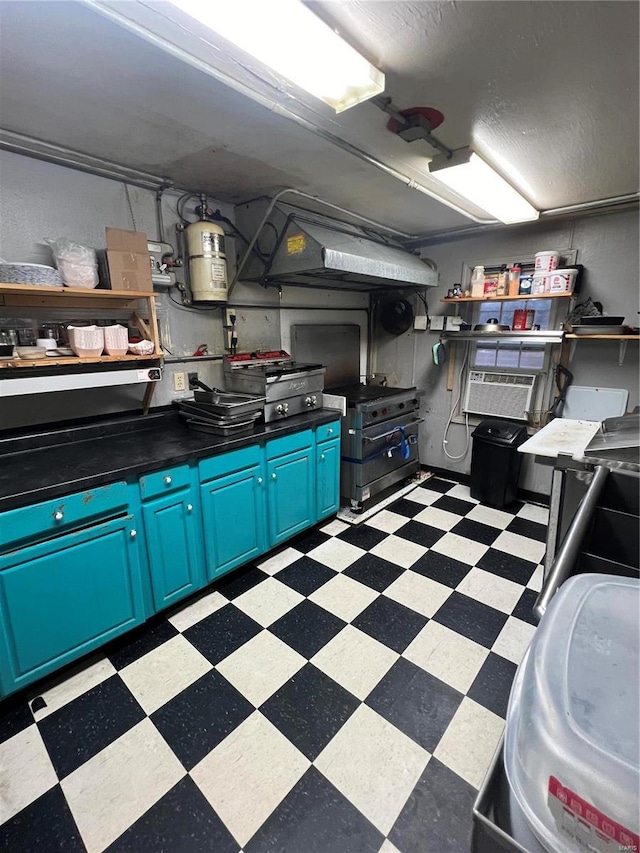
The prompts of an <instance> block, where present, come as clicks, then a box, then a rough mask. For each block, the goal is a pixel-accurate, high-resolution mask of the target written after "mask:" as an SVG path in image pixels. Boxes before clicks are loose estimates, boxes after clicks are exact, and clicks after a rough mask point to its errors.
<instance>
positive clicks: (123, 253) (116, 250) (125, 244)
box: [105, 228, 153, 292]
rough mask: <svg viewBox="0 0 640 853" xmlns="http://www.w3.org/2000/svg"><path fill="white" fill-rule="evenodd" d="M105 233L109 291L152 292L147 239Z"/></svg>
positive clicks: (114, 230) (133, 234)
mask: <svg viewBox="0 0 640 853" xmlns="http://www.w3.org/2000/svg"><path fill="white" fill-rule="evenodd" d="M105 231H106V235H107V252H106V254H107V264H108V266H109V280H110V282H111V289H112V290H143V291H149V292H153V283H152V281H151V261H150V259H149V249H148V247H147V235H146V234H143V233H142V231H122V230H120V229H119V228H106V229H105Z"/></svg>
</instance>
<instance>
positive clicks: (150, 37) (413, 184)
mask: <svg viewBox="0 0 640 853" xmlns="http://www.w3.org/2000/svg"><path fill="white" fill-rule="evenodd" d="M84 3H85V4H86V5H87V6H91V8H92V9H94V10H95V11H96V12H99V13H100V14H101V15H104V16H105V17H107V18H109V19H110V20H112V21H114V22H115V23H117V24H119V25H120V26H124V27H126V28H127V29H128V30H130V31H131V32H132V33H135V34H136V35H138V36H140V38H143V39H145V40H146V41H148V42H151V44H153V45H155V46H156V47H158V48H160V49H161V50H164V51H165V52H166V53H169V54H171V55H172V56H175V57H176V58H177V59H180V60H181V61H182V62H186V63H187V64H188V65H191V67H192V68H196V69H198V70H199V71H202V72H204V73H205V74H208V75H209V76H210V77H213V78H214V79H216V80H218V81H219V82H220V83H223V84H224V85H225V86H228V87H229V88H231V89H233V90H234V91H236V92H239V93H240V94H241V95H244V96H245V97H247V98H250V99H251V100H252V101H255V102H256V103H258V104H260V105H261V106H263V107H265V108H266V109H268V110H270V111H271V112H273V113H275V114H276V115H279V116H281V117H282V118H285V119H287V121H291V122H293V123H294V124H297V125H298V126H299V127H303V128H305V129H306V130H308V131H310V132H311V133H313V134H315V135H316V136H319V137H320V138H321V139H324V140H325V141H326V142H329V143H331V144H332V145H334V146H336V147H337V148H341V149H342V150H343V151H346V152H348V153H349V154H352V155H353V156H354V157H357V158H358V159H359V160H362V161H364V162H365V163H368V164H369V165H371V166H374V167H375V168H376V169H379V170H380V171H382V172H385V174H387V175H390V176H391V177H392V178H395V179H396V180H399V181H402V182H403V183H404V184H406V186H407V187H408V188H409V189H413V190H417V191H418V192H421V193H423V194H424V195H427V196H429V197H430V198H433V199H436V201H439V202H440V203H441V204H444V205H446V206H447V207H450V208H451V209H452V210H455V211H456V212H457V213H460V214H461V215H462V216H466V217H467V218H468V219H472V220H473V221H474V222H484V223H487V222H493V221H494V220H492V219H482V218H480V217H476V216H473V215H472V214H470V213H469V212H468V211H466V210H464V209H463V208H461V207H459V206H458V205H457V204H455V203H454V202H452V201H449V200H448V199H446V198H443V197H442V196H440V195H438V194H437V193H435V192H433V191H432V190H430V189H429V188H428V187H426V186H425V185H424V184H421V183H419V182H418V181H416V180H414V179H413V178H410V177H409V176H408V175H405V174H403V173H402V172H399V171H398V170H397V169H395V168H394V167H393V166H390V165H389V164H388V163H385V162H384V161H383V160H379V159H378V158H377V157H374V156H373V155H371V154H368V153H367V152H366V151H363V150H362V149H361V148H358V147H357V146H355V145H353V144H352V143H350V142H348V141H347V140H346V139H342V138H341V137H339V136H336V135H335V134H333V133H330V132H329V131H327V130H324V129H323V128H321V127H320V126H319V125H317V124H314V123H313V122H312V121H309V119H305V118H303V117H302V116H300V115H298V114H297V113H294V112H293V111H292V110H290V109H288V108H287V107H284V106H282V105H281V104H278V103H277V102H275V101H273V100H271V99H269V98H266V97H264V95H261V94H260V93H259V92H256V90H255V89H252V88H251V87H250V86H247V85H246V84H244V83H241V82H240V81H239V80H236V79H235V78H234V77H231V76H230V75H228V74H225V73H224V72H223V71H220V70H219V69H218V68H215V67H214V66H213V65H210V64H209V63H208V62H204V60H201V59H198V58H197V57H195V56H193V55H192V54H190V53H188V52H187V51H186V50H183V49H182V48H181V47H178V46H177V45H175V44H172V43H171V42H169V41H167V40H166V39H164V38H161V37H160V36H158V35H156V34H155V33H152V32H151V31H150V30H148V29H146V27H143V26H141V25H140V24H137V23H136V22H135V21H132V20H131V19H129V18H126V17H125V16H124V15H123V14H122V13H121V12H119V11H118V12H116V11H114V10H113V9H110V8H109V7H107V6H104V5H103V4H102V3H101V2H100V0H84ZM156 12H158V10H156ZM158 13H159V12H158ZM170 23H171V24H172V26H174V27H175V22H173V21H171V22H170ZM416 236H418V235H416Z"/></svg>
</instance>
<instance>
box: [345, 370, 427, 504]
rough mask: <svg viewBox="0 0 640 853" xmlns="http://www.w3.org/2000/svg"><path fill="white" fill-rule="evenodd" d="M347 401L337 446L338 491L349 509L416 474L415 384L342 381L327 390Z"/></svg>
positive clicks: (417, 419)
mask: <svg viewBox="0 0 640 853" xmlns="http://www.w3.org/2000/svg"><path fill="white" fill-rule="evenodd" d="M331 393H332V394H337V395H340V396H343V397H345V398H346V400H347V414H346V416H345V418H343V421H342V438H341V444H340V493H341V495H342V497H343V498H346V499H347V500H348V501H349V502H350V504H351V508H352V509H353V510H354V511H359V510H360V509H362V503H363V502H364V501H366V500H368V499H369V498H371V497H373V495H376V494H378V493H379V492H381V491H382V490H383V489H386V488H388V487H389V486H392V485H394V484H395V483H398V482H400V481H401V480H404V479H405V478H407V477H411V476H413V475H414V474H416V473H417V471H418V469H419V467H420V463H419V460H418V426H419V424H420V423H421V422H422V418H420V417H419V415H418V409H419V406H420V394H421V393H422V392H420V391H418V390H417V389H416V388H389V387H383V386H380V385H348V386H344V387H341V388H332V389H331Z"/></svg>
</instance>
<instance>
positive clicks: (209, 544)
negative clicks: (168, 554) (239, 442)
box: [200, 448, 267, 580]
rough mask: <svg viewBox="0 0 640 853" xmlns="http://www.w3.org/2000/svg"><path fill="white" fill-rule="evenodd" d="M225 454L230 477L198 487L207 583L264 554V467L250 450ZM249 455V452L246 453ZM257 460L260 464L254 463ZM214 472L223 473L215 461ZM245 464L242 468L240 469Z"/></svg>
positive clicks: (220, 463)
mask: <svg viewBox="0 0 640 853" xmlns="http://www.w3.org/2000/svg"><path fill="white" fill-rule="evenodd" d="M255 449H258V448H247V453H246V454H244V455H243V451H236V452H234V453H233V454H228V455H229V457H232V458H230V459H229V460H227V462H228V463H229V465H230V466H231V467H232V468H236V469H237V468H239V470H234V471H233V472H232V473H229V474H226V476H225V475H221V474H218V475H217V476H216V478H215V479H214V480H211V481H210V482H207V483H203V484H202V485H201V486H200V500H201V503H202V518H203V522H204V548H205V559H206V566H207V576H208V578H209V579H210V580H213V578H216V577H218V576H219V575H222V574H224V573H225V572H228V571H230V570H231V569H234V568H235V567H236V566H240V565H242V563H246V562H248V561H249V560H251V559H253V558H254V557H257V556H259V555H260V554H263V553H264V552H265V551H266V550H267V541H266V536H265V518H266V508H265V488H266V487H265V482H264V479H265V476H264V467H263V464H262V461H261V460H260V457H259V456H256V454H255V452H254V450H255ZM249 451H250V452H249ZM258 460H260V461H258ZM216 462H217V464H216V470H217V471H221V470H224V466H225V459H224V457H223V456H221V457H218V459H217V461H216ZM243 462H247V463H248V464H247V466H246V467H241V466H242V465H243Z"/></svg>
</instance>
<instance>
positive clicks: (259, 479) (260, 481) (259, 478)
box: [256, 477, 262, 486]
mask: <svg viewBox="0 0 640 853" xmlns="http://www.w3.org/2000/svg"><path fill="white" fill-rule="evenodd" d="M256 483H257V484H258V485H259V486H260V485H261V484H262V477H258V479H257V480H256Z"/></svg>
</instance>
